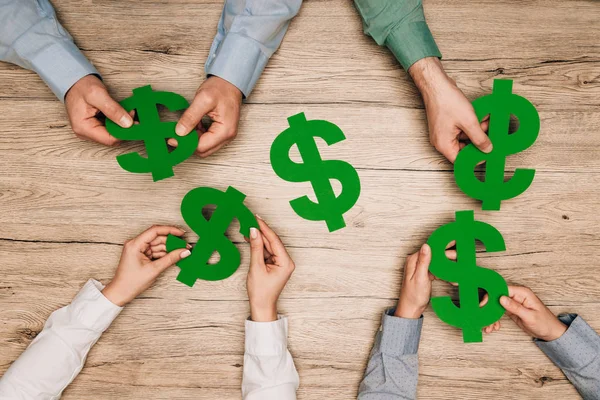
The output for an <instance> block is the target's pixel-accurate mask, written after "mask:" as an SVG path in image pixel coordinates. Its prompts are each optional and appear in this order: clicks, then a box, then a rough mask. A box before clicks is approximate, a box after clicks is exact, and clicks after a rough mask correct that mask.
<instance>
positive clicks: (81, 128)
mask: <svg viewBox="0 0 600 400" xmlns="http://www.w3.org/2000/svg"><path fill="white" fill-rule="evenodd" d="M65 107H66V108H67V114H68V115H69V121H70V123H71V128H72V129H73V132H75V135H77V136H78V137H80V138H82V139H89V140H93V141H94V142H98V143H101V144H104V145H107V146H113V145H115V144H117V143H118V142H119V140H118V139H116V138H115V137H114V136H111V135H110V134H109V133H108V131H107V130H106V128H105V127H104V124H103V123H102V122H101V121H100V119H99V118H98V116H99V114H103V115H104V116H106V118H109V119H110V120H112V121H114V122H115V123H116V124H118V125H119V126H121V127H123V128H129V127H130V126H131V125H133V118H132V116H131V115H130V114H128V113H127V111H125V110H124V109H123V107H121V105H120V104H119V103H117V102H116V101H115V100H113V99H112V97H110V95H109V94H108V91H107V90H106V87H105V86H104V84H103V83H102V81H101V80H100V79H98V77H97V76H95V75H87V76H84V77H83V78H81V79H80V80H78V81H77V82H76V83H75V84H74V85H73V86H71V88H70V89H69V91H68V92H67V94H66V96H65Z"/></svg>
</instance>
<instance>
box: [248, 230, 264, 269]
mask: <svg viewBox="0 0 600 400" xmlns="http://www.w3.org/2000/svg"><path fill="white" fill-rule="evenodd" d="M264 249H265V245H264V243H263V238H262V234H261V233H260V231H259V230H258V229H256V228H250V268H252V266H253V265H261V264H264V262H265V256H264V251H265V250H264Z"/></svg>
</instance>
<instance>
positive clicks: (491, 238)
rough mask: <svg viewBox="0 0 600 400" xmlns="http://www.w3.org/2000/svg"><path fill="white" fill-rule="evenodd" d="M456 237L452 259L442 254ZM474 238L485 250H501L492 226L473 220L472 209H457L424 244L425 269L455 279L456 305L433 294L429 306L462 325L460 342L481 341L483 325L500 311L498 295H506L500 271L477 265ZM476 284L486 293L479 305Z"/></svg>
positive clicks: (449, 320)
mask: <svg viewBox="0 0 600 400" xmlns="http://www.w3.org/2000/svg"><path fill="white" fill-rule="evenodd" d="M453 240H455V241H456V254H457V258H456V261H452V260H450V259H448V257H446V252H445V250H446V247H447V246H448V244H449V243H450V242H452V241H453ZM475 240H479V241H480V242H482V243H483V244H484V246H485V249H486V251H487V252H495V251H504V250H505V249H506V248H505V245H504V239H503V238H502V235H501V234H500V232H498V231H497V230H496V228H494V227H493V226H491V225H489V224H486V223H484V222H481V221H475V220H474V217H473V211H457V212H456V221H455V222H451V223H448V224H446V225H443V226H441V227H439V228H438V229H437V230H435V231H434V232H433V233H432V234H431V236H430V237H429V240H428V241H427V244H428V245H429V246H430V247H431V263H430V265H429V271H430V272H431V273H432V274H433V275H435V276H436V277H437V278H439V279H442V280H445V281H448V282H456V283H458V290H459V306H456V305H455V304H454V303H453V302H452V299H451V298H450V297H448V296H444V297H433V298H432V299H431V308H433V311H434V312H435V313H436V314H437V316H438V317H439V318H440V319H441V320H442V321H444V322H445V323H447V324H449V325H452V326H455V327H458V328H462V331H463V340H464V342H465V343H466V342H481V341H483V335H482V333H481V330H482V328H483V327H485V326H488V325H491V324H493V323H494V322H496V321H498V320H499V319H500V318H501V317H502V315H503V314H504V308H502V306H501V305H500V296H508V286H507V285H506V281H505V280H504V278H502V276H501V275H500V274H498V273H497V272H496V271H493V270H491V269H486V268H482V267H479V266H477V263H476V257H475ZM479 288H482V289H484V290H485V291H486V292H487V294H488V296H489V299H488V302H487V304H486V305H485V306H483V307H479V290H478V289H479Z"/></svg>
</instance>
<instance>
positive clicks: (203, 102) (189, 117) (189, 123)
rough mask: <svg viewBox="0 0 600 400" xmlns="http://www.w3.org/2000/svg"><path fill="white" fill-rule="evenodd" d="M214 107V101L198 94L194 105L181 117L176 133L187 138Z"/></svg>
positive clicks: (200, 93)
mask: <svg viewBox="0 0 600 400" xmlns="http://www.w3.org/2000/svg"><path fill="white" fill-rule="evenodd" d="M213 107H214V101H213V100H212V99H211V98H209V96H205V95H203V92H198V94H197V95H196V97H194V100H193V101H192V104H190V106H189V107H188V109H187V110H185V112H184V113H183V115H181V118H179V121H178V122H177V125H176V126H175V133H176V134H177V135H179V136H185V135H187V134H188V133H190V132H191V131H192V130H193V129H194V128H195V127H196V126H197V125H198V124H199V123H200V121H201V120H202V117H204V116H205V115H206V114H208V113H209V112H210V111H211V110H212V109H213Z"/></svg>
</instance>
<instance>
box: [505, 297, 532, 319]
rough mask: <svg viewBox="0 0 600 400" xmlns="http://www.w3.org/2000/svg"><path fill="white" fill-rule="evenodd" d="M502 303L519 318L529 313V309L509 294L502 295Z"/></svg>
mask: <svg viewBox="0 0 600 400" xmlns="http://www.w3.org/2000/svg"><path fill="white" fill-rule="evenodd" d="M500 305H502V307H504V308H505V309H506V311H508V312H509V313H511V314H514V315H516V316H517V317H519V318H521V319H522V318H523V317H524V316H525V314H527V312H528V310H527V308H525V307H524V306H523V305H522V304H521V303H519V302H518V301H515V300H513V299H511V298H510V297H508V296H502V297H500Z"/></svg>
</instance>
